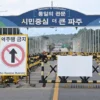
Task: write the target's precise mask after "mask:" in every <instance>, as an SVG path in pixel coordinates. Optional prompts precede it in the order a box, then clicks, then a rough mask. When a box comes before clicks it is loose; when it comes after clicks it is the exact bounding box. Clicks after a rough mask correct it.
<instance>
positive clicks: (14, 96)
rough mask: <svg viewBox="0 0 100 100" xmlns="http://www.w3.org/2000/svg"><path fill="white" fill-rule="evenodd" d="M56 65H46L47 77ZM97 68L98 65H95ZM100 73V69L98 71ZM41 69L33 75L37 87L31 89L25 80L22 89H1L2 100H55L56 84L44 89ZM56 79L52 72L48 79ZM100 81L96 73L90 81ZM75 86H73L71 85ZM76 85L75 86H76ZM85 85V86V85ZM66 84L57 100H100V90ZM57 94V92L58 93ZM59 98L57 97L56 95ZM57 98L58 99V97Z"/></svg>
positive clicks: (52, 63)
mask: <svg viewBox="0 0 100 100" xmlns="http://www.w3.org/2000/svg"><path fill="white" fill-rule="evenodd" d="M50 64H51V65H52V66H54V65H56V61H55V62H52V61H50V62H49V63H48V64H45V65H44V67H45V76H46V75H47V74H48V72H50V70H51V68H50V67H49V65H50ZM93 64H94V66H95V67H96V66H97V65H96V63H95V62H94V63H93ZM98 71H99V72H100V69H98ZM40 72H41V67H37V69H36V70H35V72H32V73H31V81H30V83H31V84H36V87H31V86H29V85H28V83H26V81H25V79H24V80H22V81H21V82H20V84H22V87H21V88H17V89H16V88H14V86H12V87H10V88H6V89H0V100H53V96H54V84H51V83H48V84H47V85H46V87H42V84H41V83H39V82H38V81H39V80H40V79H41V73H40ZM47 79H48V80H50V79H52V80H53V79H55V73H54V72H52V73H51V74H50V76H49V77H48V78H47ZM94 79H95V80H96V79H97V80H100V76H99V75H98V74H97V73H96V72H95V73H94V74H93V77H92V78H90V80H94ZM68 80H80V78H79V77H75V78H73V77H69V78H68ZM67 85H68V84H67ZM69 85H73V84H69ZM74 85H75V84H74ZM83 85H84V84H83ZM65 87H66V84H62V83H60V84H59V90H58V99H55V100H78V99H79V100H99V99H100V88H99V89H88V88H87V89H84V88H83V89H82V88H81V89H78V88H65ZM55 90H57V89H55ZM56 92H57V91H56ZM56 96H57V95H56ZM56 98H57V97H56Z"/></svg>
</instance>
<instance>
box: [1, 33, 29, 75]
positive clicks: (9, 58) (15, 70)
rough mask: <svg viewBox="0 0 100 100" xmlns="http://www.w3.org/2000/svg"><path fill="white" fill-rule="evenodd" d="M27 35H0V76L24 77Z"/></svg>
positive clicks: (25, 71)
mask: <svg viewBox="0 0 100 100" xmlns="http://www.w3.org/2000/svg"><path fill="white" fill-rule="evenodd" d="M27 42H28V36H27V35H17V36H16V35H15V36H13V35H0V67H1V68H0V76H3V75H19V76H20V75H21V76H23V75H26V73H27V48H28V47H27Z"/></svg>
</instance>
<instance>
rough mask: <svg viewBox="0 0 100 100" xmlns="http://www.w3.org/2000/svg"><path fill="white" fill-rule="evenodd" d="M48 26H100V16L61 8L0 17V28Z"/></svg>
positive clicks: (41, 9) (42, 9)
mask: <svg viewBox="0 0 100 100" xmlns="http://www.w3.org/2000/svg"><path fill="white" fill-rule="evenodd" d="M46 26H47V27H59V26H60V27H61V26H76V27H78V26H100V15H85V14H83V13H80V12H77V11H74V10H70V9H67V8H61V7H44V8H39V9H35V10H32V11H29V12H26V13H23V14H21V15H19V16H0V27H46Z"/></svg>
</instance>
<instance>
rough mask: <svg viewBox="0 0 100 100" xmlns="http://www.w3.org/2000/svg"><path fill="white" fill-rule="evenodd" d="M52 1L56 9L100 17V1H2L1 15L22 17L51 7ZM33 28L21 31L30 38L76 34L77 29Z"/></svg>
mask: <svg viewBox="0 0 100 100" xmlns="http://www.w3.org/2000/svg"><path fill="white" fill-rule="evenodd" d="M51 1H53V6H55V7H65V8H69V9H73V10H76V11H79V12H82V13H84V14H86V15H94V14H95V15H100V0H0V15H20V14H22V13H24V12H27V11H30V10H33V9H36V8H41V7H50V6H51ZM6 10H7V12H5V11H6ZM3 11H4V12H3ZM55 30H56V29H51V28H47V29H45V28H39V29H37V28H33V29H32V28H31V29H29V30H28V31H27V30H26V29H21V31H22V32H23V33H28V34H29V36H33V35H42V34H44V33H45V34H55V33H65V34H69V33H76V32H77V31H76V29H75V28H57V31H55Z"/></svg>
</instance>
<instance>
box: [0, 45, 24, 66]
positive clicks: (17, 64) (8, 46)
mask: <svg viewBox="0 0 100 100" xmlns="http://www.w3.org/2000/svg"><path fill="white" fill-rule="evenodd" d="M12 46H13V47H17V48H19V49H20V50H21V52H22V58H21V60H19V62H18V63H16V64H10V63H8V62H7V61H6V60H5V57H4V53H5V51H7V50H8V48H10V47H12ZM24 57H25V54H24V50H23V48H22V47H21V46H20V45H17V44H10V45H7V46H6V47H5V48H4V49H3V51H2V60H3V62H4V63H5V64H6V65H7V66H10V67H18V66H19V65H20V64H21V63H22V62H23V60H24Z"/></svg>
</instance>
